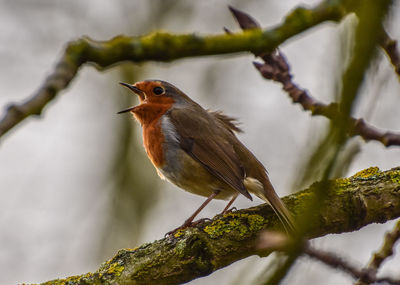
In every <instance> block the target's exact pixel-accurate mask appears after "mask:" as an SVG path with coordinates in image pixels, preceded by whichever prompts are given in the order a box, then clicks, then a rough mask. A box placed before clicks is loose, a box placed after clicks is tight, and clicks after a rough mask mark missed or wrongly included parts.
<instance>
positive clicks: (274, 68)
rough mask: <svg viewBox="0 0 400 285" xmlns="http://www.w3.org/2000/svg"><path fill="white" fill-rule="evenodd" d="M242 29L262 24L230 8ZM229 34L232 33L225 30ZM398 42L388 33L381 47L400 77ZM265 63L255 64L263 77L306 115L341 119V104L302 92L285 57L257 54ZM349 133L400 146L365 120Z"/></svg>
mask: <svg viewBox="0 0 400 285" xmlns="http://www.w3.org/2000/svg"><path fill="white" fill-rule="evenodd" d="M229 9H230V11H231V12H232V14H233V16H234V17H235V19H236V21H237V22H238V24H239V26H240V27H241V28H242V29H243V30H251V29H259V28H261V26H260V24H259V23H258V22H257V21H256V20H255V19H254V18H253V17H251V16H250V15H248V14H246V13H244V12H242V11H240V10H237V9H235V8H233V7H229ZM225 31H226V32H227V33H229V34H231V33H232V32H231V31H229V30H228V29H226V28H225ZM396 45H397V42H396V41H394V40H392V39H390V37H389V36H388V35H387V33H386V32H385V31H384V33H383V40H382V41H381V47H382V48H383V49H384V50H385V52H386V53H387V55H388V56H389V58H390V59H391V62H392V64H393V66H394V67H395V70H396V72H397V73H398V74H399V75H400V57H399V54H398V52H397V49H396ZM255 55H256V56H259V57H261V58H262V59H263V61H264V63H260V62H254V66H255V67H256V68H257V70H258V71H259V72H260V73H261V75H262V76H263V77H264V78H265V79H268V80H273V81H276V82H279V83H281V84H282V89H283V90H284V91H285V92H286V93H287V94H288V95H289V97H290V98H291V99H292V101H293V102H294V103H299V104H300V105H301V106H302V107H303V109H304V110H305V111H311V115H312V116H316V115H320V116H324V117H327V118H328V119H330V120H336V119H337V118H338V117H340V113H339V108H338V104H337V103H331V104H329V105H328V104H324V103H322V102H319V101H318V100H317V99H315V98H313V97H312V96H311V95H310V94H309V93H308V92H307V90H305V89H303V88H301V87H300V86H298V85H297V84H296V83H294V82H293V80H292V78H293V75H292V74H291V71H290V65H289V63H288V62H287V60H286V58H285V56H284V55H283V53H282V52H281V51H279V50H277V51H275V52H271V53H270V52H265V51H264V52H263V53H258V54H257V53H255ZM347 132H348V133H349V135H350V136H357V135H359V136H361V137H362V138H363V139H364V140H366V141H370V140H376V141H379V142H381V143H382V144H384V145H385V146H391V145H400V134H399V133H392V132H388V131H386V132H383V131H380V130H378V129H376V128H375V127H373V126H371V125H369V124H368V123H366V122H365V121H364V120H363V119H355V118H350V122H349V126H348V130H347Z"/></svg>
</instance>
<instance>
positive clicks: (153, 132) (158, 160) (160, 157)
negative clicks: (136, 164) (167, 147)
mask: <svg viewBox="0 0 400 285" xmlns="http://www.w3.org/2000/svg"><path fill="white" fill-rule="evenodd" d="M143 144H144V147H145V149H146V152H147V155H148V156H149V158H150V160H151V162H152V163H153V164H154V166H155V167H162V166H163V164H164V150H163V144H164V134H163V133H162V131H161V122H160V120H155V121H153V122H152V123H150V124H147V125H143Z"/></svg>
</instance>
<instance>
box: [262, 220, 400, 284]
mask: <svg viewBox="0 0 400 285" xmlns="http://www.w3.org/2000/svg"><path fill="white" fill-rule="evenodd" d="M399 224H400V223H399ZM391 240H392V239H391ZM256 246H257V249H259V250H260V251H267V252H268V251H271V250H278V251H282V252H287V253H289V254H290V253H291V252H292V251H293V250H295V251H297V252H298V255H300V254H305V255H307V256H309V257H310V258H312V259H315V260H318V261H320V262H322V263H324V264H326V265H327V266H329V267H331V268H334V269H338V270H341V271H342V272H345V273H347V274H349V275H350V276H351V277H353V278H354V279H360V280H363V281H365V282H368V284H370V283H374V284H378V283H385V284H398V285H400V279H399V280H395V279H392V278H389V277H383V278H377V276H376V271H374V269H373V268H365V269H361V268H358V267H357V266H356V265H354V264H351V263H350V262H348V261H346V260H345V259H343V258H342V257H340V256H338V255H337V254H334V253H332V252H328V251H325V250H321V249H316V248H315V247H313V246H312V245H311V244H310V243H309V242H308V241H305V242H302V243H301V244H299V245H297V244H296V242H295V241H294V240H293V239H291V238H290V237H288V236H287V235H285V234H283V233H279V232H271V231H264V232H263V233H261V234H260V238H259V240H258V242H257V245H256ZM392 246H393V244H392V243H391V246H390V248H392ZM288 260H289V259H288ZM286 263H287V262H286ZM289 265H290V264H289ZM279 277H281V276H279ZM279 280H281V279H277V281H278V282H279ZM361 284H366V283H360V285H361Z"/></svg>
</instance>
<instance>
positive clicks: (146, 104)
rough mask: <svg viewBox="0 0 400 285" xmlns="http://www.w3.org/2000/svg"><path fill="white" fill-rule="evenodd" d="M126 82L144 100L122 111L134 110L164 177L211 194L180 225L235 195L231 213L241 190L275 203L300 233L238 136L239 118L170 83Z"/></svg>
mask: <svg viewBox="0 0 400 285" xmlns="http://www.w3.org/2000/svg"><path fill="white" fill-rule="evenodd" d="M120 84H121V85H123V86H125V87H127V88H129V89H130V90H132V91H133V92H134V93H136V94H137V95H138V97H139V100H140V104H139V105H138V106H135V107H130V108H128V109H125V110H122V111H120V112H118V113H119V114H120V113H125V112H131V113H132V114H133V116H134V117H135V118H136V120H138V121H139V123H140V124H141V126H142V129H143V144H144V148H145V150H146V152H147V155H148V157H149V158H150V160H151V162H152V163H153V165H154V167H155V168H156V170H157V172H158V175H159V176H160V177H161V178H162V179H166V180H168V181H169V182H171V183H173V184H175V185H177V186H178V187H180V188H182V189H184V190H186V191H188V192H191V193H193V194H197V195H202V196H205V197H207V200H206V201H205V202H204V203H203V204H202V205H201V206H200V207H199V208H198V209H197V210H196V211H195V212H194V213H193V215H191V216H190V217H189V218H188V219H187V220H186V221H185V222H184V223H183V225H182V226H181V227H179V228H185V227H188V226H190V225H191V224H192V222H193V220H194V219H195V217H196V216H197V214H198V213H199V212H200V211H201V210H202V209H203V208H204V207H205V206H206V205H207V204H208V203H209V202H210V201H211V200H212V199H224V200H226V199H230V201H229V203H228V204H227V206H226V207H225V208H224V210H223V211H222V213H226V212H228V211H229V207H230V206H231V205H232V203H233V202H234V201H235V199H236V198H237V197H238V195H239V194H242V195H244V196H245V197H247V198H248V199H250V200H252V197H251V195H250V193H252V194H254V195H256V196H258V197H259V198H261V199H262V200H264V201H266V202H269V203H270V205H271V206H272V208H273V209H274V210H275V212H276V214H277V215H278V217H279V218H280V220H281V221H282V223H283V225H284V227H285V228H286V229H287V230H289V231H294V223H293V221H292V217H291V215H290V213H289V211H288V210H287V208H286V207H285V205H284V204H283V203H282V201H281V200H280V198H279V197H278V195H277V194H276V192H275V190H274V187H273V186H272V184H271V182H270V180H269V178H268V176H267V171H266V169H265V167H264V166H263V165H262V164H261V162H259V161H258V160H257V158H256V157H255V156H254V155H253V154H252V153H251V152H250V151H249V150H248V149H247V148H246V147H245V146H244V145H243V144H242V143H241V142H240V141H239V139H238V138H237V137H236V135H235V133H238V132H241V130H240V129H239V128H238V126H237V125H236V124H235V120H234V119H233V118H230V117H228V116H226V115H224V114H223V113H221V112H212V111H209V110H205V109H203V108H202V107H201V106H200V105H199V104H197V103H196V102H194V101H193V100H192V99H190V98H189V97H188V96H187V95H186V94H185V93H183V92H182V91H180V90H179V89H178V88H176V87H175V86H173V85H172V84H170V83H168V82H165V81H161V80H145V81H141V82H137V83H136V84H133V85H130V84H127V83H122V82H121V83H120ZM179 228H178V229H179Z"/></svg>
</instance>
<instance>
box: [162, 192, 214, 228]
mask: <svg viewBox="0 0 400 285" xmlns="http://www.w3.org/2000/svg"><path fill="white" fill-rule="evenodd" d="M220 192H221V190H214V192H213V193H212V194H211V195H210V196H208V198H207V200H205V201H204V202H203V204H201V205H200V207H199V208H198V209H197V210H196V211H195V212H194V213H193V214H192V215H191V216H190V217H189V218H188V219H187V220H186V221H185V222H184V223H183V224H182V225H181V226H180V227H178V228H176V229H174V230H172V231H170V232H168V233H167V234H166V235H167V236H168V235H172V234H173V233H175V232H176V231H177V230H180V229H184V228H187V227H189V226H191V225H192V224H193V220H194V218H196V216H197V215H198V214H199V213H200V212H201V210H203V209H204V207H205V206H207V204H208V203H210V202H211V200H212V199H214V198H215V197H216V196H217V195H218V194H219V193H220ZM200 221H201V220H199V222H200Z"/></svg>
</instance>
